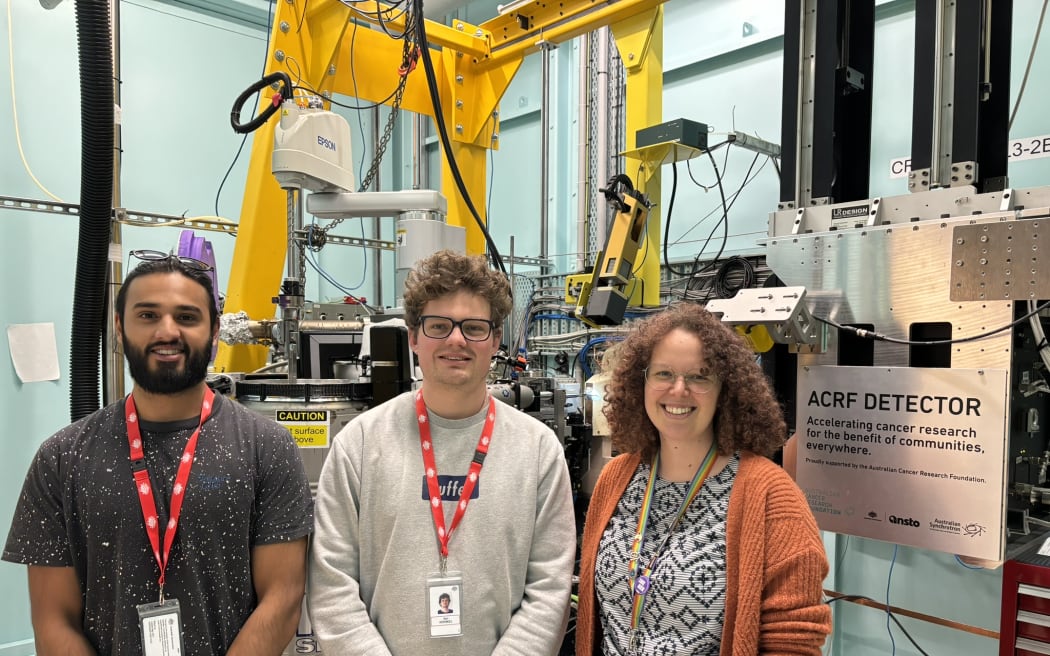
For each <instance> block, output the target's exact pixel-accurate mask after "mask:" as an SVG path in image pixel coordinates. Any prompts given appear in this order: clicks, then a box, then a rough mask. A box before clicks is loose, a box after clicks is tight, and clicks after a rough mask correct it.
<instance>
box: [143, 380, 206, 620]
mask: <svg viewBox="0 0 1050 656" xmlns="http://www.w3.org/2000/svg"><path fill="white" fill-rule="evenodd" d="M214 400H215V392H213V391H212V390H211V388H210V387H205V388H204V402H203V403H202V404H201V420H200V423H199V424H197V430H195V431H193V435H191V436H190V439H189V441H188V442H186V449H185V450H184V451H183V452H182V460H181V462H180V463H179V470H178V472H177V473H176V474H175V486H174V487H173V488H172V489H171V504H170V505H169V508H168V510H169V516H168V526H167V528H166V529H165V530H164V553H163V555H162V554H161V550H160V527H159V526H158V525H157V504H156V502H154V500H153V485H151V484H150V480H149V471H148V470H147V469H146V459H145V454H144V453H143V452H142V433H141V431H140V430H139V417H138V413H137V412H135V399H134V398H132V396H131V395H130V394H128V398H127V400H126V401H124V416H125V417H126V418H127V424H128V446H129V447H130V448H131V471H132V473H133V474H134V475H135V489H136V490H138V493H139V504H140V505H141V506H142V519H143V520H144V521H145V522H146V535H148V536H149V542H150V545H151V546H152V547H153V557H154V558H156V559H157V566H158V567H160V579H159V580H158V583H159V584H160V600H161V601H162V602H163V601H164V570H165V568H167V566H168V556H169V555H170V554H171V545H172V543H173V542H174V541H175V529H176V528H177V527H178V525H179V513H180V512H182V501H183V499H185V498H186V495H185V492H186V482H187V481H188V480H189V478H190V467H192V466H193V454H194V453H196V451H197V438H198V437H199V436H200V434H201V426H203V425H204V422H205V421H207V420H208V417H209V415H211V410H212V403H213V402H214Z"/></svg>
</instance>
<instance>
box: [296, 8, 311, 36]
mask: <svg viewBox="0 0 1050 656" xmlns="http://www.w3.org/2000/svg"><path fill="white" fill-rule="evenodd" d="M308 4H310V0H303V15H302V16H300V17H299V26H298V27H296V28H295V33H296V34H298V33H299V30H301V29H303V21H304V20H305V19H306V6H307V5H308Z"/></svg>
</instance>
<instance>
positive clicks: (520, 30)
mask: <svg viewBox="0 0 1050 656" xmlns="http://www.w3.org/2000/svg"><path fill="white" fill-rule="evenodd" d="M663 2H664V0H614V1H612V2H608V3H606V2H602V3H598V2H595V1H594V0H566V2H563V3H561V4H558V5H557V6H555V5H552V4H549V3H547V2H546V1H545V0H536V1H535V2H532V3H529V4H527V5H525V6H523V7H522V8H521V9H519V10H518V11H517V12H514V13H513V14H507V15H504V16H498V17H496V18H494V19H492V20H490V21H487V22H486V23H483V24H482V25H480V26H478V25H471V24H468V23H465V22H463V21H455V22H454V23H453V25H451V26H446V25H442V24H440V23H435V22H433V21H427V22H426V30H427V40H428V42H429V45H430V46H433V47H436V48H441V50H436V49H433V48H432V49H431V51H430V52H431V57H432V60H433V63H434V69H435V71H434V72H435V76H436V78H437V82H438V87H439V89H438V94H439V98H440V101H441V108H442V113H443V115H444V116H443V118H444V120H445V124H446V126H447V127H448V133H449V138H450V141H451V142H452V153H453V156H454V157H455V158H456V161H457V163H458V164H459V169H460V171H461V172H462V175H463V181H464V183H465V186H466V189H467V192H468V193H469V194H470V196H471V198H472V199H477V200H476V202H475V208H476V209H477V211H478V212H479V214H480V216H481V219H482V221H486V220H487V217H486V216H485V214H484V212H485V209H484V203H483V202H481V199H483V198H485V185H486V177H487V176H486V169H487V157H486V156H487V153H488V150H489V149H490V148H495V147H497V146H498V137H499V120H498V119H499V114H498V111H497V109H498V106H499V101H500V98H501V97H502V96H503V94H504V92H505V91H506V90H507V87H508V85H509V84H510V81H511V79H512V78H513V77H514V75H515V74H516V73H517V71H518V69H519V68H520V66H521V62H522V60H523V59H524V57H525V56H526V55H528V54H530V53H532V52H536V51H537V50H538V49H539V46H538V43H539V42H540V41H541V40H545V41H548V42H551V43H561V42H564V41H567V40H569V39H572V38H575V37H576V36H579V35H580V34H583V33H585V32H590V31H593V30H594V29H597V28H598V27H601V26H603V25H608V24H610V23H613V24H615V25H622V26H624V27H622V28H620V29H622V30H626V32H625V35H624V38H630V34H632V33H633V29H634V28H633V27H630V26H631V25H633V24H634V23H635V22H637V18H636V17H637V16H639V15H649V14H650V13H651V11H652V10H653V9H654V8H657V7H659V6H660V5H661V4H662V3H663ZM379 12H382V13H383V15H384V17H385V19H389V20H384V24H385V25H386V26H387V28H388V29H390V30H391V31H392V32H396V33H399V32H400V31H401V30H402V29H403V28H404V20H403V17H402V16H399V14H400V10H398V9H395V8H392V7H390V6H388V5H385V4H383V3H381V2H375V1H374V0H373V1H372V2H359V3H355V4H354V7H353V8H351V7H349V6H347V5H345V4H343V3H341V2H339V0H309V2H307V0H280V1H279V2H277V3H276V12H275V16H274V21H273V28H272V31H271V34H270V55H269V57H268V59H267V64H266V71H265V73H264V75H269V74H270V73H273V72H276V71H284V72H286V73H288V74H289V76H290V77H291V78H292V81H293V82H294V83H295V84H297V85H300V86H304V87H309V88H310V89H312V90H314V91H316V92H318V93H326V92H327V93H328V94H333V93H338V94H343V95H346V96H350V97H354V98H356V99H358V100H360V101H364V102H386V100H387V98H388V96H389V95H390V93H391V92H392V91H393V90H394V88H395V86H396V84H397V69H398V68H399V67H400V65H401V44H400V43H399V42H397V41H395V40H393V39H391V38H389V37H388V36H387V35H386V34H385V33H383V32H382V31H378V30H373V29H366V28H365V27H364V25H365V24H366V23H368V22H370V23H373V24H375V23H377V19H376V16H377V14H378V13H379ZM304 13H305V15H304ZM519 16H521V17H523V18H519ZM660 16H661V17H662V13H660ZM642 23H647V24H650V25H651V24H652V20H649V19H643V20H642ZM355 25H357V27H356V34H355ZM615 31H616V28H614V32H615ZM617 39H618V40H619V39H620V37H619V36H618V37H617ZM351 40H353V45H354V53H353V54H354V68H355V72H357V73H358V74H357V75H356V80H355V79H354V77H355V76H352V75H351V74H350V69H349V62H350V44H351ZM649 40H650V41H651V39H649ZM658 45H659V44H658ZM652 47H653V46H652V44H651V43H650V44H649V45H648V47H647V48H645V49H644V50H643V51H641V54H645V52H648V51H651V50H652ZM657 59H658V60H659V57H658V58H657ZM624 61H625V62H628V59H627V58H626V57H624ZM422 66H423V64H422V62H420V63H419V64H418V65H417V67H416V70H415V71H414V72H412V73H411V74H410V75H409V78H408V81H407V83H406V87H405V92H404V96H403V99H402V103H401V107H402V109H405V110H408V111H412V112H416V113H419V114H424V115H427V116H431V117H433V115H434V111H433V106H432V104H431V101H430V96H429V93H428V89H427V84H426V77H425V74H424V73H423V71H422ZM656 68H657V69H659V61H657V64H656ZM643 77H645V79H649V78H650V77H651V75H649V74H648V73H646V74H645V76H643ZM631 79H632V77H631V73H630V70H629V73H628V109H629V114H628V117H629V120H628V128H629V130H628V134H629V138H630V139H631V140H632V141H633V134H634V129H636V128H632V125H634V123H633V122H632V120H631V118H630V117H631V116H632V115H633V114H634V113H633V112H632V111H631V98H632V95H637V93H638V92H637V91H632V86H633V87H634V89H637V88H638V82H634V83H633V85H632V81H631ZM636 79H641V78H636ZM656 79H657V81H658V84H659V86H658V87H657V92H656V94H657V98H656V106H657V112H656V115H655V118H653V119H652V120H651V121H649V122H647V123H644V125H651V124H652V123H656V122H659V121H660V115H659V94H660V89H662V82H660V80H661V78H660V75H659V73H658V74H657V76H656ZM355 86H356V92H355ZM329 97H330V96H329ZM270 102H271V101H270V98H268V97H264V98H262V99H261V100H260V105H259V109H260V111H261V109H263V108H265V107H266V106H267V105H269V103H270ZM650 114H651V111H650V110H646V111H645V112H644V114H643V115H644V116H647V117H648V116H649V115H650ZM274 122H275V120H270V121H267V123H266V124H265V125H264V126H263V127H261V128H260V129H259V130H257V131H256V132H255V133H254V135H253V140H252V150H251V160H250V162H249V165H248V178H247V183H246V184H245V191H244V200H243V202H242V206H241V217H240V222H239V228H238V236H237V243H236V245H235V246H234V252H233V262H232V265H231V269H230V276H229V284H228V286H227V293H226V311H227V312H238V311H241V310H243V311H245V312H246V313H247V314H248V315H249V316H250V317H252V318H253V319H260V318H270V317H273V316H274V304H273V300H272V298H273V295H274V294H275V293H276V291H277V290H278V289H279V287H280V283H281V276H282V266H283V263H284V259H285V256H286V252H285V251H286V250H287V210H286V206H287V204H286V198H285V193H284V191H283V190H281V189H280V187H279V186H278V185H277V182H276V180H275V179H274V177H273V175H272V174H271V171H270V160H271V156H272V152H273V131H274ZM639 126H642V125H639ZM441 170H442V173H441V180H442V189H443V190H444V192H445V196H446V197H447V198H448V201H449V208H448V209H449V211H448V222H449V223H450V224H452V225H460V226H464V227H466V230H467V251H468V252H470V253H481V252H483V251H484V250H485V242H484V236H483V235H482V233H481V230H480V229H479V228H478V226H477V225H476V223H475V221H474V218H473V217H472V216H471V214H470V212H469V211H468V209H467V205H466V203H465V201H464V200H463V198H462V196H461V194H460V193H459V191H458V189H457V188H456V185H455V183H454V182H453V176H452V173H451V170H450V169H449V165H448V162H447V160H446V159H445V158H444V157H442V166H441ZM658 175H659V173H657V178H656V181H657V183H658V181H659V179H658ZM652 180H653V178H652V177H650V178H649V192H648V193H649V194H650V197H651V196H652V189H655V188H657V187H653V186H652V185H653V182H652ZM358 182H360V181H358ZM636 186H639V185H638V184H637V183H636ZM640 188H642V189H645V187H640ZM649 223H650V234H652V226H653V224H654V223H658V222H655V221H650V222H649ZM656 230H657V232H656V233H655V235H656V242H655V243H659V226H657V227H656ZM650 238H651V237H650ZM650 263H651V264H653V265H655V267H656V269H655V270H656V272H657V273H656V278H655V280H657V283H656V284H648V283H647V284H644V285H643V286H642V287H643V288H644V290H645V293H644V295H643V298H644V299H649V298H650V296H652V297H653V298H656V299H657V302H658V299H659V284H658V281H659V258H653V257H647V258H645V262H644V263H643V267H644V268H643V270H642V275H643V276H644V277H643V280H648V277H647V276H649V275H650V268H651V267H650V266H649V265H650ZM644 302H645V304H646V305H651V304H655V303H650V302H649V301H648V300H645V301H644ZM265 361H266V349H265V348H264V347H260V346H245V345H238V346H230V345H227V344H222V343H220V345H219V353H218V356H217V357H216V360H215V368H216V370H218V371H253V370H255V369H257V368H259V367H261V366H262V365H263V364H264V363H265Z"/></svg>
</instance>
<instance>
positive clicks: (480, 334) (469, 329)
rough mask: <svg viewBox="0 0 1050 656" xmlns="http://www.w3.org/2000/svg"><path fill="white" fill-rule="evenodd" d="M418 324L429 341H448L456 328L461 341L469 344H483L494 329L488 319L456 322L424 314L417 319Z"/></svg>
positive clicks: (493, 325)
mask: <svg viewBox="0 0 1050 656" xmlns="http://www.w3.org/2000/svg"><path fill="white" fill-rule="evenodd" d="M419 324H420V325H421V326H422V327H423V334H424V335H426V336H427V337H429V338H431V339H448V336H449V335H451V334H452V330H453V329H455V328H457V327H458V328H459V332H460V334H461V335H463V339H465V340H467V341H470V342H484V341H485V340H486V339H488V338H489V337H491V336H492V329H493V328H495V327H496V324H495V323H493V322H491V321H489V320H488V319H461V320H459V321H456V320H454V319H452V318H451V317H441V316H438V315H436V314H425V315H423V316H421V317H419Z"/></svg>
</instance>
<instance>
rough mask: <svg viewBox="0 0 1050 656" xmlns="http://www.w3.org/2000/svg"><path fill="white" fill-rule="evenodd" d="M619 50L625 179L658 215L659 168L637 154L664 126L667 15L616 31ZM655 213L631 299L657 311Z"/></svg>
mask: <svg viewBox="0 0 1050 656" xmlns="http://www.w3.org/2000/svg"><path fill="white" fill-rule="evenodd" d="M612 33H613V36H614V37H615V39H616V48H617V50H619V52H620V59H622V60H623V63H624V67H625V68H626V69H627V99H626V103H625V104H626V107H627V115H626V120H625V126H624V127H625V130H624V132H625V135H626V140H627V151H626V152H625V153H623V154H624V156H625V157H626V158H627V166H626V169H625V173H627V175H628V176H630V177H631V179H632V180H633V181H634V188H635V189H637V190H639V191H641V192H642V193H644V194H646V195H647V196H648V198H649V202H650V203H651V205H652V207H653V210H657V209H658V208H660V207H661V205H660V167H659V166H658V165H657V166H652V165H651V164H650V163H649V162H647V161H646V160H644V159H639V158H637V157H635V156H633V154H632V152H631V151H632V150H633V149H634V148H635V145H636V144H635V140H634V136H635V132H636V131H637V130H640V129H642V128H647V127H649V126H651V125H656V124H657V123H660V122H662V121H663V89H664V82H663V79H664V78H663V76H664V69H663V59H664V36H663V35H664V9H663V7H662V6H658V7H656V8H654V9H651V10H649V11H646V12H644V13H642V14H637V15H635V16H632V17H631V18H628V19H626V20H623V21H620V22H619V23H615V24H613V25H612ZM653 210H650V214H649V220H648V222H647V224H646V231H645V233H646V234H645V244H644V246H643V247H642V248H643V249H644V250H643V252H645V253H647V254H648V256H646V257H642V258H641V260H642V261H641V264H640V268H639V269H636V270H635V271H634V275H635V277H637V278H638V279H639V280H641V281H642V284H641V285H635V287H634V291H633V292H632V294H631V299H630V303H631V304H632V305H643V306H645V307H657V306H659V305H660V219H659V212H657V211H653Z"/></svg>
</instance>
